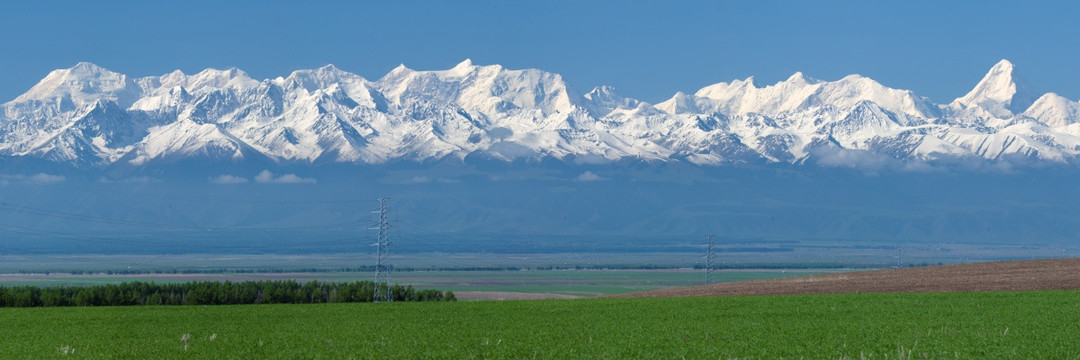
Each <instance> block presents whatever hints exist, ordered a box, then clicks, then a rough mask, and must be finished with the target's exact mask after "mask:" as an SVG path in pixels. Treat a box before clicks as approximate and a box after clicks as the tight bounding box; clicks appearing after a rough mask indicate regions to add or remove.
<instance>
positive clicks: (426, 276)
mask: <svg viewBox="0 0 1080 360" xmlns="http://www.w3.org/2000/svg"><path fill="white" fill-rule="evenodd" d="M831 271H836V270H835V269H833V270H831ZM822 272H823V270H793V271H783V272H782V271H775V270H772V271H745V270H737V271H724V272H722V273H720V274H719V275H717V276H716V278H715V279H716V280H718V281H724V282H727V281H743V280H755V279H771V278H778V277H786V276H798V275H813V274H820V273H822ZM393 276H394V283H398V284H401V285H412V286H414V287H416V288H420V289H439V290H444V291H445V290H450V291H455V292H459V291H500V292H522V293H544V294H559V295H572V296H583V297H588V296H596V295H610V294H619V293H627V292H637V291H646V290H654V289H662V288H668V287H677V286H693V285H701V284H702V283H703V282H704V280H705V273H704V272H703V271H702V270H686V269H684V270H536V271H407V272H396V273H394V274H393ZM5 277H6V278H7V279H6V280H5V281H0V285H4V286H22V285H30V286H95V285H105V284H119V283H122V282H134V281H144V282H155V283H181V282H187V281H193V280H200V281H202V280H206V281H225V280H232V281H244V280H252V281H259V280H282V279H291V280H297V281H310V280H318V281H320V282H353V281H364V280H367V281H370V280H371V279H372V274H371V273H364V272H315V273H254V274H179V275H177V274H170V275H159V274H144V275H104V274H94V275H79V276H75V275H70V274H50V275H44V274H28V275H22V274H9V275H0V279H5Z"/></svg>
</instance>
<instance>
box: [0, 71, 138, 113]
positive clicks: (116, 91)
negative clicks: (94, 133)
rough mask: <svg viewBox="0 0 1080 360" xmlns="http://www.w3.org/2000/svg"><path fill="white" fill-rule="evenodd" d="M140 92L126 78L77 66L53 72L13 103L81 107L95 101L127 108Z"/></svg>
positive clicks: (113, 73)
mask: <svg viewBox="0 0 1080 360" xmlns="http://www.w3.org/2000/svg"><path fill="white" fill-rule="evenodd" d="M140 92H141V90H140V88H139V86H138V85H136V84H135V82H134V81H133V80H132V79H129V78H128V77H127V76H126V75H124V74H120V73H115V72H112V71H109V70H107V69H105V68H103V67H100V66H97V65H94V64H92V63H88V62H80V63H78V64H75V66H73V67H71V68H67V69H57V70H53V71H52V72H50V73H49V75H47V76H45V78H44V79H41V81H39V82H38V83H37V84H36V85H34V87H32V88H30V90H29V91H27V92H26V93H25V94H22V95H20V96H19V97H17V98H15V100H14V101H13V102H24V101H32V100H39V101H49V100H52V99H69V100H71V101H72V102H73V103H74V104H76V105H78V106H82V105H85V104H89V103H93V102H96V101H98V100H108V101H117V102H120V103H123V104H124V106H126V105H129V104H130V103H131V102H134V101H135V100H136V99H137V98H138V97H139V93H140Z"/></svg>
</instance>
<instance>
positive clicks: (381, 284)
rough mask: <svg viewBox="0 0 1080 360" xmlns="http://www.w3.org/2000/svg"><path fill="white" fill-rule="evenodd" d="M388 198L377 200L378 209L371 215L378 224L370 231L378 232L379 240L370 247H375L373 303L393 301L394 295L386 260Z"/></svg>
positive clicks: (388, 231)
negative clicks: (375, 218) (374, 216)
mask: <svg viewBox="0 0 1080 360" xmlns="http://www.w3.org/2000/svg"><path fill="white" fill-rule="evenodd" d="M389 203H390V198H379V208H378V209H376V210H373V211H372V213H373V214H375V215H376V216H378V222H377V223H376V224H374V225H372V226H371V230H378V232H379V239H378V240H377V241H376V242H375V243H374V244H371V246H374V247H375V289H374V292H375V293H374V297H373V298H372V301H374V302H382V301H386V302H391V301H394V296H393V295H394V294H393V292H392V289H391V285H390V272H391V271H392V270H393V269H394V267H393V266H391V265H390V264H389V261H388V260H387V258H388V257H389V256H390V244H391V242H390V230H391V229H393V226H392V225H390V206H389Z"/></svg>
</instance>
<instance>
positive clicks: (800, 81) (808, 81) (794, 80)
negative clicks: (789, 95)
mask: <svg viewBox="0 0 1080 360" xmlns="http://www.w3.org/2000/svg"><path fill="white" fill-rule="evenodd" d="M783 82H784V83H788V84H793V85H812V84H817V83H820V82H821V80H818V79H815V78H812V77H808V76H806V74H803V73H802V71H796V72H795V73H794V74H791V76H789V77H788V78H787V80H784V81H783Z"/></svg>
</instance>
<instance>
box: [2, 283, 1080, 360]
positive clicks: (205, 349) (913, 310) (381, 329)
mask: <svg viewBox="0 0 1080 360" xmlns="http://www.w3.org/2000/svg"><path fill="white" fill-rule="evenodd" d="M0 319H2V320H3V325H0V339H3V341H2V342H0V358H3V359H24V358H55V357H67V358H110V359H111V358H130V359H161V358H208V359H209V358H213V359H219V358H255V359H261V358H275V359H331V358H332V359H339V358H340V359H345V358H360V359H364V358H409V359H412V358H605V359H625V358H647V359H663V358H692V359H708V358H712V359H716V358H722V359H728V358H739V359H754V358H768V359H777V358H813V359H824V358H833V359H835V358H851V359H857V358H872V359H886V358H888V359H896V358H960V359H972V358H996V359H1006V358H1010V359H1015V358H1038V359H1050V358H1053V359H1067V358H1074V357H1078V356H1080V292H1077V291H1052V292H1026V293H952V294H848V295H812V296H768V297H715V298H668V299H582V300H544V301H505V302H458V303H390V304H387V303H383V304H325V305H248V306H197V307H187V306H174V307H102V308H29V309H0ZM185 338H186V341H182V339H185Z"/></svg>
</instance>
